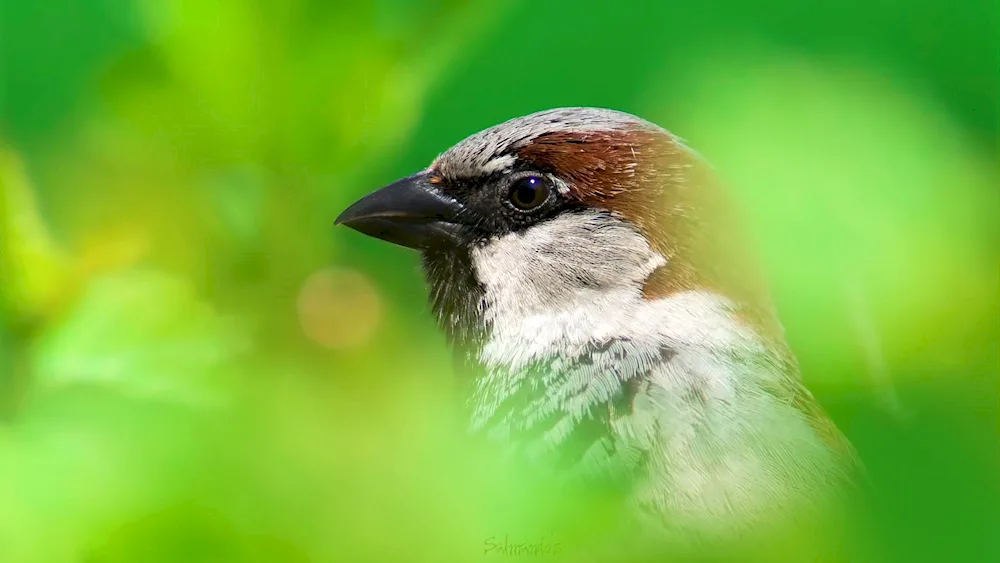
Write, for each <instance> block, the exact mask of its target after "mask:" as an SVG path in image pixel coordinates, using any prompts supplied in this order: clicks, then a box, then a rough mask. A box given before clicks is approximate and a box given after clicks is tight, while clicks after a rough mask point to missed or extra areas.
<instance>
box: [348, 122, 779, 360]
mask: <svg viewBox="0 0 1000 563" xmlns="http://www.w3.org/2000/svg"><path fill="white" fill-rule="evenodd" d="M724 202H725V198H722V197H721V196H720V194H719V190H718V188H717V182H716V181H715V180H714V176H713V173H712V171H711V169H710V167H709V166H708V165H707V164H706V163H705V162H704V161H703V160H702V159H701V158H700V156H699V155H698V154H696V153H695V152H694V151H692V150H691V149H689V148H688V147H687V146H685V144H684V143H683V142H682V141H681V140H680V139H679V138H678V137H676V136H674V135H672V134H671V133H669V132H668V131H666V130H664V129H662V128H660V127H658V126H656V125H654V124H652V123H650V122H648V121H645V120H643V119H640V118H638V117H635V116H633V115H630V114H627V113H622V112H618V111H612V110H606V109H595V108H564V109H554V110H548V111H542V112H539V113H534V114H531V115H528V116H524V117H519V118H516V119H512V120H510V121H507V122H505V123H502V124H500V125H497V126H495V127H491V128H489V129H486V130H484V131H481V132H479V133H477V134H474V135H472V136H470V137H468V138H466V139H465V140H463V141H461V142H459V143H458V144H456V145H455V146H453V147H452V148H450V149H448V150H447V151H446V152H444V153H443V154H441V155H440V156H439V157H438V158H437V159H435V160H434V161H433V162H432V163H431V165H430V166H429V167H428V168H427V169H425V170H423V171H421V172H418V173H416V174H414V175H412V176H409V177H407V178H404V179H402V180H399V181H397V182H395V183H393V184H390V185H389V186H387V187H385V188H382V189H380V190H378V191H375V192H373V193H371V194H369V195H367V196H365V197H364V198H362V199H361V200H359V201H357V202H356V203H354V204H353V205H351V206H350V207H349V208H348V209H347V210H345V211H344V212H343V213H342V214H341V215H340V217H339V218H338V219H337V221H336V222H337V224H343V225H346V226H348V227H351V228H353V229H355V230H357V231H360V232H362V233H364V234H367V235H370V236H373V237H377V238H380V239H383V240H386V241H389V242H392V243H395V244H399V245H402V246H406V247H410V248H414V249H417V250H419V251H420V252H421V253H422V255H423V260H424V268H425V271H426V274H427V276H428V280H429V283H430V286H431V298H432V303H433V306H434V311H435V313H436V316H437V317H438V319H439V321H440V322H441V324H442V326H443V327H444V328H445V329H446V331H447V332H448V333H449V335H450V336H452V337H453V339H454V340H458V341H468V340H475V339H476V337H477V336H481V335H483V334H484V333H485V332H486V331H488V330H489V328H490V327H491V326H496V325H497V324H502V323H504V322H507V320H506V319H507V318H508V317H516V318H520V319H523V318H526V317H531V316H532V315H536V314H543V313H552V312H556V311H572V310H573V309H574V308H575V307H580V306H586V305H588V304H590V303H593V302H601V301H602V300H604V301H608V300H609V299H610V297H609V296H617V297H622V296H631V297H633V298H635V299H646V300H650V299H657V298H660V297H664V296H668V295H671V294H675V293H679V292H683V291H687V290H709V291H713V292H717V293H720V294H723V295H726V296H727V297H730V298H733V299H734V301H736V302H738V303H740V304H741V305H743V306H745V307H746V310H747V311H750V312H751V314H749V315H748V318H752V319H753V320H754V322H758V324H759V322H760V321H761V319H766V317H767V315H760V314H753V313H752V312H753V311H755V310H757V309H755V307H756V306H757V305H760V304H761V303H762V302H763V301H766V297H764V296H763V295H762V294H761V292H760V291H759V288H758V287H757V284H756V283H753V282H752V281H751V280H754V279H755V276H754V275H753V274H752V268H750V267H748V266H747V264H746V262H745V260H744V258H745V256H746V253H745V252H744V251H743V250H742V248H740V246H741V240H742V239H741V236H740V235H738V234H736V233H737V232H738V229H737V228H736V227H735V219H734V218H733V216H732V215H731V213H729V212H728V211H727V209H728V208H727V206H725V205H724Z"/></svg>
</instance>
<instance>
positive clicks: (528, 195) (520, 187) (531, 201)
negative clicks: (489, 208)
mask: <svg viewBox="0 0 1000 563" xmlns="http://www.w3.org/2000/svg"><path fill="white" fill-rule="evenodd" d="M548 199H549V183H548V182H546V181H545V180H544V179H542V178H539V177H538V176H527V177H525V178H521V179H520V180H517V181H515V182H514V184H513V185H512V186H511V187H510V202H511V203H513V204H514V207H516V208H518V209H520V210H522V211H530V210H532V209H534V208H536V207H538V206H540V205H541V204H543V203H545V202H546V201H548Z"/></svg>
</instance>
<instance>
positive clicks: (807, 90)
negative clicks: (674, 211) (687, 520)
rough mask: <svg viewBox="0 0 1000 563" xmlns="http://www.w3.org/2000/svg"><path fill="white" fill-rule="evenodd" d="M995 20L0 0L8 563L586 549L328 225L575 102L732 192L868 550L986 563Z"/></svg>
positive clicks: (681, 6) (420, 296)
mask: <svg viewBox="0 0 1000 563" xmlns="http://www.w3.org/2000/svg"><path fill="white" fill-rule="evenodd" d="M995 10H996V7H995V6H994V5H992V3H989V2H985V1H979V0H975V1H973V2H969V3H966V4H965V5H963V6H961V7H958V6H951V5H944V4H942V5H934V4H932V3H923V4H921V3H917V4H913V3H903V2H888V3H876V4H871V3H868V2H861V1H860V0H858V1H848V2H835V3H827V4H819V5H809V6H806V5H805V4H803V3H801V2H790V1H787V0H766V1H764V2H763V3H761V2H757V3H742V2H731V1H722V2H716V3H700V2H689V3H676V2H662V3H652V2H650V3H640V4H636V5H631V6H624V5H620V4H614V3H602V2H570V1H560V2H544V3H543V2H502V3H500V2H486V1H482V2H480V1H461V0H435V1H431V0H424V1H415V2H404V1H400V0H380V1H375V2H326V1H319V0H280V1H279V0H263V1H253V2H251V1H247V0H219V1H204V0H115V1H110V0H103V1H92V2H73V1H69V0H53V1H50V2H43V3H39V2H28V1H17V0H6V1H0V143H2V145H0V149H2V150H0V399H2V400H0V417H2V418H0V562H2V563H7V562H11V563H21V562H43V563H49V562H52V563H55V562H67V563H68V562H74V563H75V562H88V563H95V562H97V563H118V562H133V561H151V562H168V561H169V562H173V561H183V562H194V561H213V562H219V561H251V562H265V561H268V562H271V561H274V562H297V561H316V562H321V561H341V560H346V561H354V560H358V561H392V560H406V561H470V560H476V559H478V558H481V557H482V558H485V559H490V558H501V559H502V558H504V556H501V555H499V554H497V553H495V552H493V553H484V551H485V549H486V547H487V545H488V540H489V541H493V540H490V538H501V537H508V538H509V540H510V541H511V542H534V541H541V540H536V537H535V535H534V534H535V532H536V531H537V530H539V529H544V530H548V532H547V533H548V534H550V536H547V538H548V539H545V540H544V541H550V542H559V543H561V544H562V545H563V546H565V547H566V548H567V549H569V548H571V547H572V548H575V549H577V550H583V551H586V549H587V546H589V545H590V542H597V541H599V539H600V538H602V537H605V534H606V533H607V530H606V529H605V525H606V523H607V522H606V520H607V519H608V518H609V514H610V513H611V512H612V509H611V508H609V504H608V502H609V501H608V500H607V499H606V498H604V497H603V496H602V492H601V491H585V492H578V494H572V495H568V497H569V498H567V497H566V495H564V494H562V493H556V492H554V491H553V490H552V489H551V488H550V487H549V486H548V484H547V483H546V482H545V479H544V478H542V477H540V476H537V475H530V474H527V473H526V472H525V471H524V470H523V469H520V468H516V467H510V466H509V464H508V462H507V461H505V460H504V459H503V458H502V457H501V456H500V455H498V452H493V451H482V450H481V449H479V447H478V446H476V445H474V444H471V443H468V442H467V441H466V439H465V438H464V437H463V432H462V430H463V427H462V423H461V420H460V418H459V417H457V416H455V413H454V409H453V405H454V404H455V403H456V402H457V400H458V396H457V393H456V390H455V389H454V387H455V385H454V384H453V383H454V382H453V374H452V369H451V364H450V361H449V357H448V351H447V349H446V348H445V346H444V342H443V339H442V337H441V336H440V335H439V334H438V333H437V331H436V330H435V328H434V326H433V323H432V321H431V319H430V318H429V315H428V312H427V308H426V305H425V298H426V296H425V291H424V288H423V286H422V282H421V279H420V276H419V270H418V262H417V259H416V257H415V256H414V255H413V254H411V253H409V252H407V251H405V250H402V249H398V248H393V247H389V246H388V245H385V244H384V243H381V242H378V241H373V240H367V239H364V238H362V237H360V236H356V235H355V234H354V233H351V232H346V231H334V230H332V221H333V218H334V217H335V216H336V215H337V213H338V212H339V211H340V210H342V209H343V207H344V206H345V205H347V204H348V203H349V202H351V201H353V200H354V199H355V198H357V197H358V196H360V195H361V194H363V193H365V192H367V191H369V190H371V189H374V188H376V187H378V186H380V185H382V184H384V183H387V182H389V181H391V180H393V179H395V178H396V177H399V176H402V175H405V174H409V173H411V172H413V171H415V170H417V169H420V168H422V167H423V166H425V165H426V164H427V162H428V161H429V160H430V159H431V158H433V157H434V156H435V155H436V154H437V153H438V152H440V151H441V150H443V149H444V148H446V147H447V146H449V145H451V144H453V143H454V142H456V141H458V140H459V139H461V138H462V137H464V136H465V135H468V134H470V133H473V132H475V131H477V130H479V129H481V128H483V127H486V126H489V125H492V124H494V123H496V122H498V121H501V120H503V119H507V118H510V117H513V116H516V115H520V114H524V113H527V112H530V111H534V110H539V109H544V108H549V107H555V106H567V105H598V106H607V107H615V108H618V109H622V110H626V111H631V112H634V113H636V114H639V115H642V116H644V117H648V118H650V119H652V120H654V121H656V122H658V123H660V124H661V125H663V126H665V127H667V128H669V129H671V130H672V131H674V132H675V133H677V134H679V135H681V136H682V137H684V138H686V139H687V140H688V141H689V142H690V144H691V145H692V146H693V147H695V148H696V149H698V150H699V151H700V152H702V153H704V154H705V155H706V156H707V157H708V158H709V160H711V161H712V162H713V163H714V164H715V165H716V166H717V167H718V169H719V171H720V172H721V173H722V174H723V175H724V176H725V177H726V178H727V179H729V180H730V182H729V183H730V185H731V187H732V192H733V195H734V197H735V198H736V199H737V201H739V202H740V203H741V205H742V207H743V208H744V209H745V210H746V211H747V218H748V220H749V222H750V224H751V227H752V229H751V232H752V233H753V235H754V237H755V239H756V240H757V242H758V243H759V246H760V248H761V250H762V256H763V258H764V260H765V263H766V264H767V266H768V270H769V272H770V274H771V278H772V286H773V288H774V291H775V296H776V301H777V304H778V306H779V309H780V310H781V313H782V317H783V319H784V321H785V324H786V328H787V329H788V333H789V339H790V341H791V343H792V345H793V347H794V348H795V349H796V352H797V354H798V356H799V358H800V360H801V363H802V365H803V369H804V373H805V377H806V379H807V382H808V383H809V384H810V386H811V388H813V389H814V390H815V391H816V394H817V396H818V397H819V398H820V400H821V401H822V402H823V403H824V405H825V406H827V407H828V409H829V410H830V411H831V413H832V414H833V416H834V417H835V419H836V420H837V422H838V424H839V425H840V426H841V427H842V428H843V429H844V431H845V432H846V433H847V434H848V435H849V437H850V438H851V439H852V441H853V442H854V443H855V445H856V446H857V447H858V449H859V451H860V452H861V454H862V457H864V458H865V461H866V462H867V464H868V466H869V470H870V471H871V473H872V476H873V479H874V480H875V482H876V484H877V485H879V486H880V489H881V492H882V495H883V498H882V500H883V505H884V506H882V507H881V510H880V512H879V513H878V514H877V515H876V517H874V519H873V522H872V523H871V524H870V525H868V524H867V523H866V525H865V526H864V528H865V529H866V530H867V531H868V532H869V533H870V534H871V535H872V536H873V537H874V538H875V541H874V544H875V545H876V546H877V548H876V552H877V554H878V555H877V556H876V557H873V560H878V561H907V562H912V561H919V560H928V561H953V560H970V561H972V560H995V559H998V558H1000V545H998V543H997V542H996V540H994V539H991V538H992V536H993V532H994V530H993V529H994V528H995V527H996V525H997V523H998V522H1000V513H998V508H997V507H998V506H1000V484H998V482H997V480H996V475H997V470H998V469H1000V461H998V457H997V451H996V436H995V429H996V416H997V414H998V413H997V408H996V389H995V379H996V376H997V366H998V363H1000V359H998V349H997V346H996V339H997V336H998V327H997V323H996V319H997V318H998V312H1000V311H998V308H997V298H996V290H997V287H998V286H997V283H996V281H997V280H996V255H997V254H996V250H997V242H998V241H997V240H996V232H997V228H998V224H1000V223H998V217H997V212H998V210H1000V205H998V203H1000V202H998V192H997V189H996V188H997V178H996V166H995V161H994V159H995V157H996V153H995V143H996V132H997V119H996V118H997V114H996V112H997V107H1000V105H998V103H997V102H998V99H997V92H996V85H995V79H996V69H997V61H996V59H995V54H996V53H997V52H1000V50H998V49H996V47H995V45H992V42H993V41H994V40H995V29H991V28H990V24H991V22H995V15H994V12H995ZM903 14H905V17H902V15H903ZM557 507H562V508H561V509H560V508H557ZM799 541H804V540H799ZM795 543H796V541H790V542H789V546H788V549H789V550H791V549H792V544H795ZM771 555H776V554H771ZM567 557H568V556H567ZM538 558H540V559H545V557H538ZM551 559H554V560H559V559H560V558H559V557H557V556H554V555H553V556H551Z"/></svg>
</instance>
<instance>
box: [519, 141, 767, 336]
mask: <svg viewBox="0 0 1000 563" xmlns="http://www.w3.org/2000/svg"><path fill="white" fill-rule="evenodd" d="M518 156H519V158H520V159H522V160H525V161H527V162H530V163H532V164H533V165H534V166H536V167H538V168H539V169H541V170H548V171H551V172H553V173H555V174H557V175H558V176H560V177H561V178H564V179H565V180H567V181H568V183H569V185H570V193H569V197H571V198H573V199H576V200H577V201H579V202H581V203H583V204H585V205H588V206H592V207H597V208H604V209H608V210H610V211H613V212H615V213H617V214H619V215H621V216H622V217H624V218H625V219H627V220H629V221H630V222H631V223H633V224H634V225H636V227H637V228H638V229H639V231H640V232H642V233H643V235H645V236H646V238H647V239H648V240H649V241H650V244H651V245H652V247H653V248H654V249H655V250H656V251H657V252H659V253H660V254H662V255H663V256H664V258H666V259H667V264H666V265H664V266H662V267H660V268H658V269H657V270H656V271H654V272H653V274H652V275H650V277H649V278H648V279H647V280H646V283H645V285H644V287H643V295H644V296H645V297H646V298H647V299H656V298H659V297H665V296H668V295H671V294H674V293H678V292H681V291H685V290H693V289H703V290H710V291H715V292H718V293H721V294H723V295H725V296H727V297H729V298H730V299H732V300H733V301H735V302H736V303H737V304H738V305H739V307H740V309H739V311H738V313H737V314H738V316H739V317H740V319H741V320H743V321H744V322H746V323H747V324H749V325H751V326H753V327H754V328H756V329H758V331H759V332H761V334H762V335H763V336H768V337H775V338H776V340H777V341H779V342H781V341H783V338H781V334H780V331H781V329H780V326H779V325H778V323H777V319H776V318H775V317H774V314H773V312H772V310H771V303H770V298H769V295H768V291H767V288H766V285H765V284H764V282H763V276H762V272H761V270H760V267H759V264H758V262H757V260H756V259H755V257H754V255H753V252H752V251H751V248H750V245H749V244H748V243H747V237H746V233H745V232H744V230H743V229H742V228H741V227H740V223H741V221H740V220H739V214H738V213H737V212H736V210H735V208H734V206H733V205H732V202H731V201H730V199H729V197H728V194H726V193H725V191H724V190H723V189H722V187H721V186H720V185H719V182H718V181H717V179H716V178H715V175H714V173H713V172H712V170H711V169H710V167H709V166H708V165H707V164H706V163H705V162H703V161H701V160H700V159H699V158H698V156H697V155H695V154H694V153H693V152H692V151H690V150H689V149H688V148H687V147H685V146H683V145H681V144H680V143H679V142H678V140H677V139H675V138H674V137H672V136H671V135H670V134H668V133H666V132H664V131H662V130H654V129H647V128H640V127H638V126H637V127H634V128H631V129H622V130H611V131H586V132H572V131H562V132H554V133H548V134H543V135H540V136H538V137H536V138H535V139H534V140H533V141H532V142H530V143H529V144H528V145H526V146H525V147H523V148H522V149H521V150H520V151H519V154H518Z"/></svg>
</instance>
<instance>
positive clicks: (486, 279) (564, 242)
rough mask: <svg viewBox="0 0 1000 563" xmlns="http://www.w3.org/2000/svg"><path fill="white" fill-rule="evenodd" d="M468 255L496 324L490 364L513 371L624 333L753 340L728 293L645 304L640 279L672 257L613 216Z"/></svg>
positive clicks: (569, 223) (721, 341) (579, 219)
mask: <svg viewBox="0 0 1000 563" xmlns="http://www.w3.org/2000/svg"><path fill="white" fill-rule="evenodd" d="M472 260H473V266H474V268H475V271H476V277H477V279H478V281H479V282H480V283H481V284H482V285H483V287H484V288H485V297H484V300H483V305H482V306H483V316H484V320H485V321H486V323H487V325H488V326H489V330H490V333H489V335H488V339H487V342H486V343H485V345H484V346H483V348H482V350H481V353H480V361H481V362H482V363H483V364H484V365H492V366H507V367H509V368H514V369H516V368H518V367H520V366H524V365H526V364H527V363H529V362H531V361H532V360H533V359H535V358H539V357H544V356H546V355H551V354H553V353H556V354H565V353H572V351H573V350H575V349H577V348H580V347H583V346H586V345H587V344H588V343H592V342H594V341H602V340H606V339H611V338H616V337H622V336H628V337H630V338H637V339H648V340H649V341H650V342H672V343H675V344H677V345H680V346H683V345H687V344H691V345H696V346H706V345H719V346H731V345H733V344H734V340H754V335H753V334H752V333H751V332H748V330H747V329H744V328H743V327H741V326H740V325H739V324H738V323H737V322H736V321H735V320H734V319H733V317H732V316H731V314H729V312H728V311H729V310H730V309H731V307H732V304H731V303H730V302H729V300H728V299H726V298H725V297H723V296H720V295H717V294H714V293H710V292H704V291H689V292H684V293H680V294H676V295H673V296H670V297H668V298H664V299H658V300H654V301H649V300H646V299H645V298H644V297H643V295H642V285H643V284H644V283H645V280H646V278H648V277H649V275H650V274H651V273H652V272H653V271H654V270H656V269H657V268H659V267H660V266H663V265H664V264H666V263H667V261H666V259H664V257H663V256H661V255H660V254H658V253H657V252H656V251H654V250H653V249H652V248H651V247H650V245H649V243H648V241H646V239H645V237H643V236H642V234H641V233H639V232H638V231H636V230H635V229H634V228H632V227H631V226H630V225H629V224H628V223H626V222H625V221H623V220H621V219H619V218H616V217H614V216H611V215H609V214H607V213H600V212H597V211H591V212H584V213H572V214H565V215H563V216H560V217H556V218H554V219H552V220H550V221H546V222H543V223H540V224H538V225H535V226H533V227H531V228H529V229H527V230H526V231H524V232H523V233H514V234H510V235H506V236H504V237H501V238H498V239H494V240H492V241H490V242H489V243H488V244H486V245H485V246H482V247H479V248H476V249H473V251H472Z"/></svg>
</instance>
